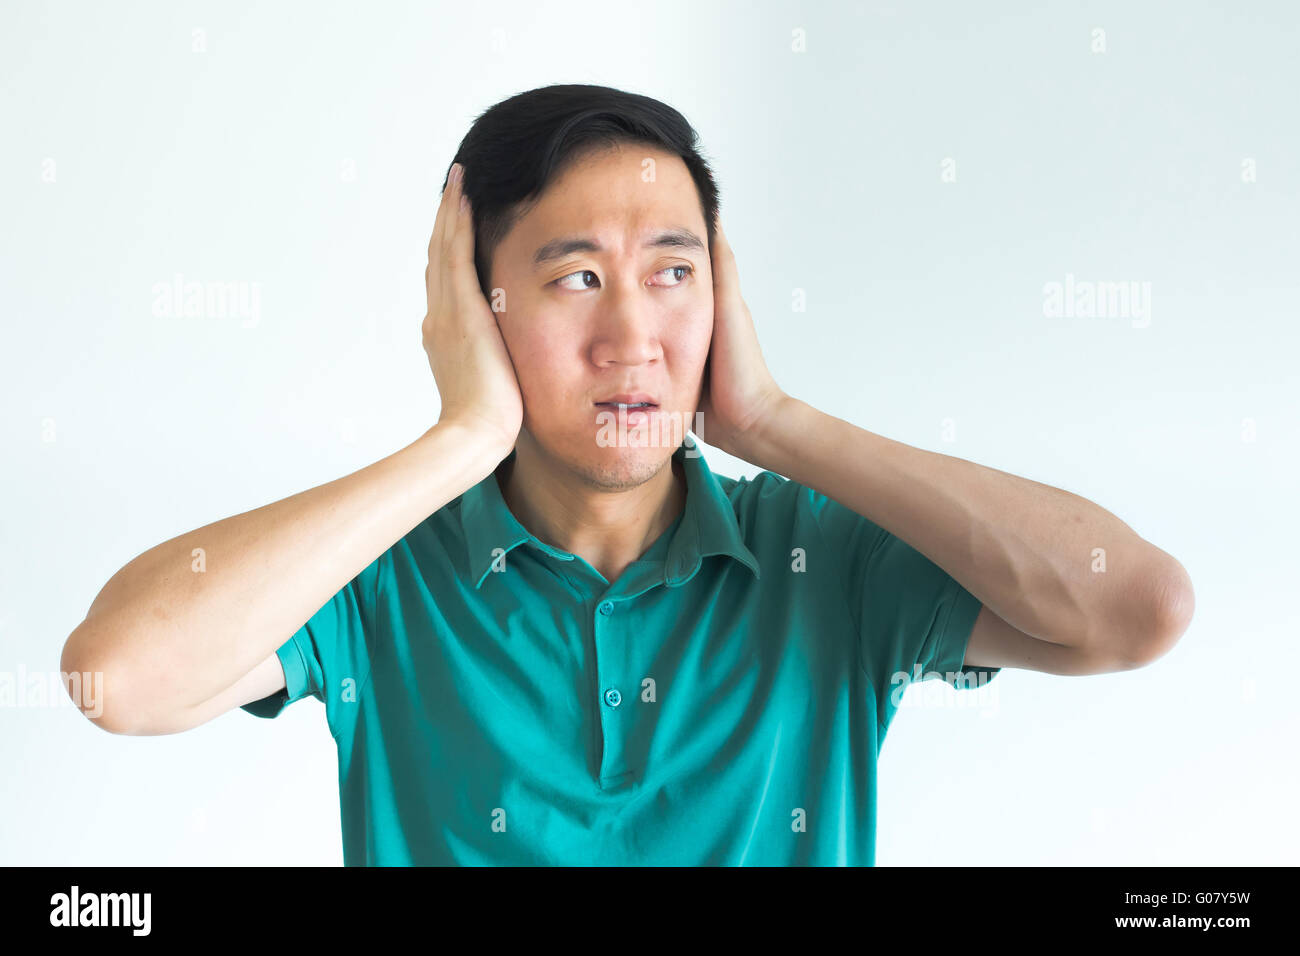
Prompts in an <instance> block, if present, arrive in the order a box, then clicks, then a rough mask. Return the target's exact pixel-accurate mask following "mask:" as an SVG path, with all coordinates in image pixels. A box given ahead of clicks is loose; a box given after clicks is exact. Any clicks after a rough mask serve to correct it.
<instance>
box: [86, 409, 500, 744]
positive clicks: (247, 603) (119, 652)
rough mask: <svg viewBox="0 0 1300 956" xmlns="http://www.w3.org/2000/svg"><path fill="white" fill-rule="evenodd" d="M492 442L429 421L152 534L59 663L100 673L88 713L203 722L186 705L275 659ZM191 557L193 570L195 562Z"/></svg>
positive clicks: (155, 726)
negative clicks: (220, 510)
mask: <svg viewBox="0 0 1300 956" xmlns="http://www.w3.org/2000/svg"><path fill="white" fill-rule="evenodd" d="M504 454H506V453H505V452H501V451H500V450H499V448H497V447H496V446H494V445H491V444H488V443H486V442H484V441H482V440H476V439H475V437H474V435H473V433H472V432H471V431H469V430H468V429H464V428H461V427H459V426H456V425H446V424H439V425H435V426H434V427H433V428H431V429H430V430H429V431H428V432H426V433H425V434H424V435H422V436H421V437H420V438H418V439H417V440H416V441H414V442H413V443H411V444H410V445H408V446H406V447H405V448H403V449H401V450H400V451H398V452H395V453H394V454H392V455H389V456H388V457H387V458H384V459H381V460H380V461H378V462H375V463H374V464H372V465H369V466H367V467H366V468H363V469H361V470H360V471H357V472H354V473H353V474H351V475H347V476H346V477H343V478H339V479H338V480H336V481H332V482H329V483H328V484H325V485H321V486H320V487H317V488H312V489H310V490H309V491H304V492H301V493H299V494H296V495H293V496H291V497H288V498H285V499H283V500H281V501H277V502H275V503H273V504H269V505H266V506H264V507H261V508H258V509H256V510H254V511H249V512H245V513H244V514H240V515H235V516H234V517H231V518H226V519H225V520H223V521H218V522H216V523H214V524H210V525H206V526H204V527H202V528H199V529H197V530H195V531H191V532H189V533H187V534H183V535H181V536H179V537H177V538H173V539H171V540H170V541H167V542H164V543H163V544H160V545H158V546H157V547H155V548H153V549H151V550H149V551H146V552H145V553H144V554H142V555H140V556H139V557H137V558H136V559H135V560H133V561H131V562H130V563H129V564H127V565H126V567H124V568H122V570H120V571H118V572H117V574H115V575H114V576H113V577H112V579H111V580H110V581H109V582H108V584H107V585H105V586H104V589H103V590H102V591H101V592H100V594H99V596H98V597H97V598H96V599H95V602H94V604H92V605H91V608H90V610H89V612H88V613H87V615H86V619H85V620H84V621H83V622H82V623H81V624H80V625H79V626H78V627H77V628H76V630H74V631H73V632H72V634H71V636H70V637H69V638H68V640H67V643H66V644H65V646H64V650H63V658H62V665H61V668H62V669H63V670H64V671H68V672H71V671H74V670H75V671H79V672H83V673H84V672H94V671H99V672H102V673H103V675H104V677H103V681H104V686H103V712H102V714H101V715H100V716H99V717H98V718H97V719H96V723H98V724H99V725H100V726H102V727H104V728H105V729H109V730H112V731H114V732H117V733H128V734H148V733H172V732H175V731H176V730H180V729H185V727H187V726H193V725H194V724H197V723H202V722H203V720H204V719H208V718H210V717H211V716H215V714H206V715H204V714H198V713H196V714H193V717H194V718H198V719H194V720H193V722H191V720H190V716H188V715H189V712H190V711H192V710H194V708H198V707H200V706H201V705H203V704H204V703H206V702H207V701H209V700H210V699H212V698H214V697H215V696H216V695H219V694H221V692H223V691H225V690H227V689H230V688H232V686H233V685H235V684H236V683H237V682H239V681H240V680H241V679H242V678H244V677H245V675H249V674H250V673H251V672H252V671H253V670H254V668H257V667H258V666H259V665H261V664H264V663H266V662H267V661H268V658H271V659H273V658H274V656H275V651H276V649H277V648H278V647H279V646H280V645H281V644H283V643H284V642H285V641H286V640H288V639H289V637H290V636H291V635H292V634H293V633H294V631H296V630H297V629H298V628H299V627H301V626H302V624H303V623H304V622H305V621H307V620H308V619H309V618H310V617H311V615H312V614H313V613H314V612H315V611H316V610H317V609H318V608H320V607H321V606H322V605H324V604H325V602H326V601H328V600H329V599H330V598H331V597H332V596H333V595H334V594H335V593H337V592H338V591H339V590H340V589H342V588H343V587H344V586H345V585H346V584H347V582H348V581H350V580H352V578H354V577H355V576H356V575H358V574H359V573H361V571H362V570H363V569H364V568H366V567H367V566H368V565H369V564H371V563H372V562H373V561H374V560H375V559H376V558H377V557H378V556H379V555H380V554H382V553H383V552H384V551H385V550H387V549H388V548H389V547H391V546H392V544H393V542H395V541H397V540H399V539H400V538H401V537H403V536H404V535H405V534H406V533H407V532H408V531H410V530H411V529H412V528H414V527H415V526H416V525H417V524H419V523H420V522H421V521H423V520H424V519H425V518H427V517H428V516H429V515H430V514H432V513H433V512H434V511H436V510H437V509H438V508H441V507H442V506H443V505H444V504H446V503H447V502H448V501H450V500H452V499H453V498H455V497H456V496H457V495H459V494H461V493H462V492H464V491H465V490H466V489H467V488H469V487H471V486H472V485H473V484H475V483H476V482H478V481H480V480H482V479H483V478H484V477H485V476H487V475H488V474H490V473H491V471H492V469H493V468H494V467H495V466H496V464H497V462H499V461H500V460H501V458H502V457H504ZM198 555H201V556H202V560H203V566H204V570H195V568H196V567H197V566H198V565H196V560H197V557H196V556H198ZM277 672H278V662H277V663H276V664H275V665H274V667H273V666H272V665H271V664H270V663H266V666H265V667H263V668H261V675H262V679H261V680H262V686H260V687H256V689H258V690H261V689H263V687H267V686H269V689H267V690H266V694H269V693H272V692H274V690H275V689H277V687H279V686H282V682H283V674H282V672H280V673H279V675H278V677H277V676H276V675H277ZM267 680H270V681H271V684H273V685H274V686H270V685H268V684H267V683H266V681H267ZM254 686H255V684H254ZM266 694H261V695H260V696H266ZM250 699H252V700H256V699H258V697H251V698H250ZM240 703H247V701H236V700H231V701H230V702H229V704H230V706H237V705H238V704H240Z"/></svg>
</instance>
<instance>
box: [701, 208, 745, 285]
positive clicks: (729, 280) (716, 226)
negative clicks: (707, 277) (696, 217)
mask: <svg viewBox="0 0 1300 956" xmlns="http://www.w3.org/2000/svg"><path fill="white" fill-rule="evenodd" d="M709 254H710V258H711V259H712V260H713V290H714V292H713V294H714V296H715V297H716V296H718V295H719V294H724V295H726V294H731V293H732V292H734V291H736V290H737V289H738V288H739V285H740V277H739V276H738V275H737V274H736V257H735V256H734V255H733V254H732V251H731V244H730V243H728V242H727V235H726V233H724V232H723V231H722V217H721V216H718V217H717V218H715V219H714V220H713V247H712V248H711V249H710V250H709Z"/></svg>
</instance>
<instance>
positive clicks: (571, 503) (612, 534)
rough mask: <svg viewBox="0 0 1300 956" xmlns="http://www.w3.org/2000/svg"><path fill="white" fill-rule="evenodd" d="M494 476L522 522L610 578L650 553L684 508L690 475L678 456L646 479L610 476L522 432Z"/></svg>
mask: <svg viewBox="0 0 1300 956" xmlns="http://www.w3.org/2000/svg"><path fill="white" fill-rule="evenodd" d="M496 474H497V482H498V484H499V485H500V487H501V496H502V498H504V499H505V502H506V506H507V507H508V508H509V509H510V511H511V513H513V514H514V516H515V518H516V519H518V521H519V523H520V524H522V525H523V526H524V527H525V528H527V529H528V531H529V532H530V533H531V534H533V535H535V536H536V537H537V538H538V539H539V540H541V541H544V542H545V543H546V544H549V545H551V546H552V547H555V548H560V549H561V550H563V551H567V552H569V553H570V554H576V555H578V556H579V557H581V558H583V559H584V560H585V561H586V562H587V563H588V564H590V565H591V566H592V567H593V568H595V569H596V570H597V571H599V572H600V573H601V574H602V575H603V576H604V578H605V580H607V581H615V580H617V579H618V577H619V576H620V575H621V574H622V573H623V570H624V569H625V568H626V567H627V566H628V565H629V564H631V563H632V562H633V561H636V560H638V559H639V558H640V557H641V555H643V554H645V552H646V551H647V550H649V548H650V546H651V545H652V544H654V542H655V541H656V540H657V539H658V538H659V536H660V535H662V534H663V533H664V532H665V531H666V530H667V529H668V527H669V526H670V525H671V524H672V523H673V521H675V520H676V519H677V517H678V515H680V514H681V513H682V509H683V508H684V507H685V505H686V475H685V474H684V472H683V471H682V468H681V465H680V464H679V463H678V462H677V460H676V458H675V457H669V458H668V459H666V460H665V461H663V462H662V464H661V465H660V466H659V467H658V468H656V469H654V470H653V473H651V474H649V475H647V476H644V477H643V476H641V475H620V476H618V477H617V478H613V477H611V476H610V475H609V474H608V473H601V474H594V473H592V472H588V471H581V470H578V469H576V468H574V467H573V466H572V465H570V464H567V463H565V462H563V461H560V460H557V459H556V458H554V457H552V456H550V455H548V454H547V453H546V452H545V451H544V450H543V449H541V448H540V446H538V445H537V443H536V442H534V441H532V440H531V439H530V438H528V437H526V433H522V432H521V433H520V437H519V443H518V445H517V446H516V448H515V453H514V455H513V456H511V457H510V458H507V459H506V460H505V461H503V462H502V463H501V465H500V466H498V468H497V472H496Z"/></svg>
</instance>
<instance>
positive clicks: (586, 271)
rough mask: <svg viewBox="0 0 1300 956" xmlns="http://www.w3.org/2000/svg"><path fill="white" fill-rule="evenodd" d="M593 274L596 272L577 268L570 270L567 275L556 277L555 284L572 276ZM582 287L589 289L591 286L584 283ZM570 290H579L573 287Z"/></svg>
mask: <svg viewBox="0 0 1300 956" xmlns="http://www.w3.org/2000/svg"><path fill="white" fill-rule="evenodd" d="M595 274H596V273H594V272H592V271H591V270H590V269H579V270H578V271H577V272H570V273H569V274H568V275H567V276H561V277H560V278H558V279H556V280H555V284H556V285H559V284H560V283H561V282H567V281H568V280H569V279H572V278H573V277H574V276H594V275H595ZM582 288H583V289H589V288H591V286H586V285H584V286H583V287H582ZM572 291H575V292H576V291H580V290H577V289H574V290H572Z"/></svg>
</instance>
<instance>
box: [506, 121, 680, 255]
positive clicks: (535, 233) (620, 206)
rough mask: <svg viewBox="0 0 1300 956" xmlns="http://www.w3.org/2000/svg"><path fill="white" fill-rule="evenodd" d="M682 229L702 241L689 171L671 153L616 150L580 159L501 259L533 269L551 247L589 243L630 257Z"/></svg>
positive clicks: (512, 237)
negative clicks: (653, 237) (647, 241)
mask: <svg viewBox="0 0 1300 956" xmlns="http://www.w3.org/2000/svg"><path fill="white" fill-rule="evenodd" d="M682 228H684V229H689V230H691V231H692V232H694V233H696V234H697V235H698V236H700V237H701V238H703V237H704V235H705V231H704V213H703V210H701V209H700V197H699V192H698V191H697V190H696V188H695V181H694V180H693V179H692V178H691V174H690V171H689V170H688V169H687V168H686V164H685V163H684V162H682V160H681V158H680V157H678V156H675V155H673V154H672V153H668V152H664V151H662V150H659V149H655V148H653V147H649V146H643V145H641V144H636V143H620V144H618V145H617V146H615V147H608V148H605V149H601V150H599V151H595V152H592V153H589V154H587V155H585V156H582V157H581V158H579V159H578V160H576V161H575V162H573V164H572V165H570V166H569V167H568V168H566V169H565V170H564V171H563V172H562V173H561V174H560V175H559V176H558V177H556V178H555V179H554V180H552V181H551V183H550V184H549V185H548V186H547V188H546V190H545V192H543V193H542V196H541V198H540V199H539V200H538V201H537V203H536V204H535V205H534V206H533V207H532V208H531V209H530V210H529V211H528V212H527V213H526V214H525V215H524V216H523V217H521V218H520V219H519V220H518V222H516V223H515V226H514V228H513V229H511V230H510V233H509V235H508V236H507V237H506V239H505V241H504V242H503V243H502V245H501V252H502V253H503V254H504V255H505V256H507V257H509V258H510V259H511V260H512V261H513V262H515V263H517V264H518V265H519V266H520V267H522V268H532V266H533V256H534V254H535V252H536V251H537V250H538V249H539V248H540V247H542V246H543V245H544V244H546V243H550V242H553V241H554V240H556V239H568V238H572V237H575V236H590V237H592V238H593V239H595V240H597V241H598V242H599V243H600V244H601V245H602V246H603V247H604V248H607V249H611V250H615V251H618V250H626V251H629V252H630V251H632V249H633V248H635V247H637V246H639V244H640V240H641V239H643V238H645V237H646V236H647V235H648V234H650V233H655V232H659V231H661V230H667V229H682Z"/></svg>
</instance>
